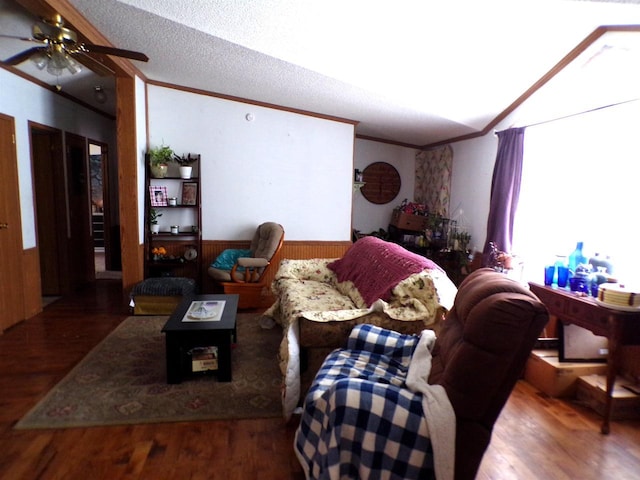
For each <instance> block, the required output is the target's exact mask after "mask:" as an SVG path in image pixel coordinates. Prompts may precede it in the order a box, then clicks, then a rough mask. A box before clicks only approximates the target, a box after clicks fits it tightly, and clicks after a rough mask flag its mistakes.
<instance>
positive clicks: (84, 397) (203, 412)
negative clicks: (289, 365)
mask: <svg viewBox="0 0 640 480" xmlns="http://www.w3.org/2000/svg"><path fill="white" fill-rule="evenodd" d="M167 318H168V317H166V316H161V317H155V316H154V317H146V316H138V317H129V318H127V319H126V320H124V321H123V322H122V323H121V324H120V325H119V326H118V327H117V328H116V329H115V330H114V331H113V332H112V333H111V334H110V335H109V336H108V337H107V338H105V339H104V340H103V341H102V342H101V343H100V344H99V345H97V346H96V347H95V348H94V349H93V350H92V351H91V352H90V353H89V354H88V355H87V356H86V357H85V358H84V359H83V360H82V361H81V362H80V363H79V364H78V365H77V366H76V367H74V369H73V370H72V371H71V372H70V373H69V374H68V375H67V376H66V377H65V378H64V379H63V380H62V381H61V382H60V383H58V385H56V386H55V387H54V388H53V389H52V390H51V391H50V392H49V393H48V394H47V396H46V397H45V398H44V399H42V400H41V401H40V402H39V403H38V404H37V405H36V406H35V407H34V408H33V409H32V410H31V411H30V412H29V413H28V414H27V415H25V417H24V418H23V419H22V420H20V421H19V422H18V423H17V424H16V427H15V428H18V429H27V428H67V427H84V426H96V425H123V424H138V423H159V422H182V421H197V420H212V419H240V418H267V417H278V416H281V415H282V403H281V400H280V384H281V376H280V370H279V368H278V360H277V353H278V346H279V343H280V340H281V338H282V330H281V328H280V327H277V326H276V327H275V328H272V329H269V330H265V329H263V328H261V327H260V325H259V320H260V316H259V315H256V314H246V313H245V314H238V319H237V331H238V343H237V344H236V345H235V347H234V349H233V351H232V354H231V356H232V370H231V371H232V376H233V380H232V381H231V382H229V383H225V382H218V381H217V379H216V376H215V375H212V374H198V375H199V376H193V377H188V378H187V379H185V380H183V382H182V383H180V384H177V385H168V384H167V383H166V369H165V342H164V334H163V333H161V329H162V327H163V326H164V324H165V322H166V320H167Z"/></svg>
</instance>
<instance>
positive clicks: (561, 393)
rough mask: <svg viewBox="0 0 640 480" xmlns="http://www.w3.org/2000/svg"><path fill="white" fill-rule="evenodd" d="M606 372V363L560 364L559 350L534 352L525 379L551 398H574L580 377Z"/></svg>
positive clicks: (526, 368) (528, 361)
mask: <svg viewBox="0 0 640 480" xmlns="http://www.w3.org/2000/svg"><path fill="white" fill-rule="evenodd" d="M606 372H607V365H606V364H605V363H585V362H576V363H573V362H560V360H559V359H558V351H557V350H534V351H532V352H531V355H530V356H529V360H527V365H526V367H525V370H524V379H525V380H526V381H527V382H528V383H530V384H531V385H533V386H534V387H536V388H537V389H538V390H540V391H541V392H543V393H546V394H547V395H549V396H550V397H573V396H575V394H576V390H577V382H578V377H581V376H583V375H591V374H600V375H605V374H606Z"/></svg>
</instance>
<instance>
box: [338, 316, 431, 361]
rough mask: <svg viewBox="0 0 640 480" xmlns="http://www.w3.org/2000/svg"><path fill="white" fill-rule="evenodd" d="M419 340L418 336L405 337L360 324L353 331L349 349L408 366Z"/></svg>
mask: <svg viewBox="0 0 640 480" xmlns="http://www.w3.org/2000/svg"><path fill="white" fill-rule="evenodd" d="M419 339H420V337H419V336H417V335H405V334H402V333H398V332H394V331H393V330H387V329H386V328H380V327H376V326H375V325H370V324H360V325H356V326H355V327H354V328H353V330H351V333H350V334H349V338H348V340H347V349H350V350H364V351H367V352H371V353H376V354H379V355H385V356H387V357H390V358H392V359H394V360H396V361H397V362H399V363H401V364H403V365H405V366H408V365H409V362H410V360H411V356H412V355H413V350H414V349H415V347H416V345H417V344H418V341H419Z"/></svg>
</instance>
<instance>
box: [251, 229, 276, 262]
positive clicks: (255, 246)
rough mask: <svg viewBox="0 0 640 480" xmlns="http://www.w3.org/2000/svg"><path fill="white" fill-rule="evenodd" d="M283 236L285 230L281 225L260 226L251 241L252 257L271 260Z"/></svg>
mask: <svg viewBox="0 0 640 480" xmlns="http://www.w3.org/2000/svg"><path fill="white" fill-rule="evenodd" d="M283 235H284V229H283V228H282V225H280V224H279V223H275V222H265V223H263V224H262V225H260V226H259V227H258V229H257V230H256V233H255V234H254V236H253V240H251V251H252V252H253V255H252V256H253V257H255V258H258V257H260V258H266V259H267V260H271V257H273V254H274V253H275V251H276V249H277V248H278V245H279V244H280V239H281V238H282V236H283Z"/></svg>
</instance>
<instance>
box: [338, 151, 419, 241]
mask: <svg viewBox="0 0 640 480" xmlns="http://www.w3.org/2000/svg"><path fill="white" fill-rule="evenodd" d="M415 156H416V150H415V149H413V148H406V147H400V146H397V145H389V144H386V143H380V142H373V141H371V140H362V139H356V142H355V157H354V169H355V168H357V169H359V170H364V169H365V168H366V167H367V166H368V165H370V164H372V163H375V162H385V163H389V164H391V165H393V166H394V167H395V168H396V170H398V173H399V174H400V179H401V181H402V185H401V187H400V192H398V195H397V196H396V198H394V199H393V200H392V201H391V202H389V203H386V204H384V205H378V204H375V203H371V202H369V201H368V200H367V199H366V198H364V197H363V196H362V194H361V193H360V192H359V191H356V192H354V193H353V218H352V222H353V228H354V229H356V230H359V231H360V232H362V233H371V232H373V231H377V230H378V229H380V228H383V229H384V230H387V229H388V227H389V221H390V220H391V212H392V211H393V209H394V208H395V207H397V206H399V205H400V204H401V203H402V201H403V200H404V199H405V198H406V199H407V200H409V201H413V190H414V187H415ZM351 177H352V178H353V172H351Z"/></svg>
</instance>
